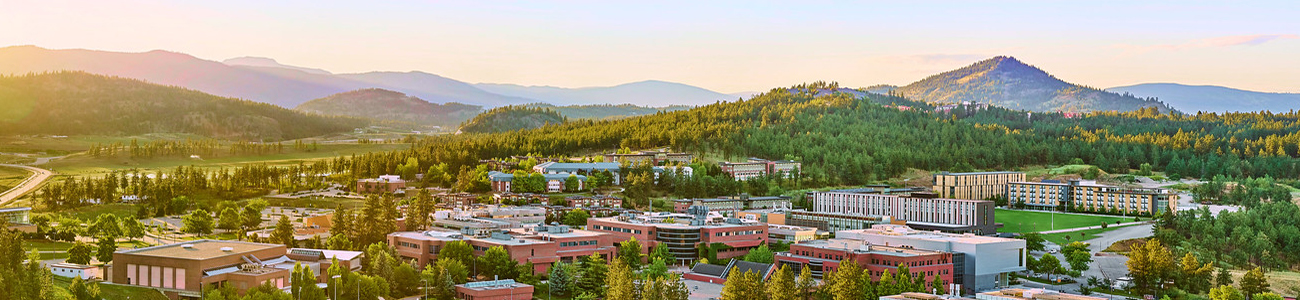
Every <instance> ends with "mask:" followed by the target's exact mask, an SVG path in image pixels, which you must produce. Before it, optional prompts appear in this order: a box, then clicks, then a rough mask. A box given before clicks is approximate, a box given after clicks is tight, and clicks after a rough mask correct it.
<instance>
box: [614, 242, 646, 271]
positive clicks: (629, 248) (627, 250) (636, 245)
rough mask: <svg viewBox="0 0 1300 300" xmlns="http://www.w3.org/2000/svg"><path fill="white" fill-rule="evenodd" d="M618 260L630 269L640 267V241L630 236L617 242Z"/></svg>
mask: <svg viewBox="0 0 1300 300" xmlns="http://www.w3.org/2000/svg"><path fill="white" fill-rule="evenodd" d="M618 260H621V261H623V264H624V265H625V266H627V267H628V269H631V270H639V269H641V242H639V241H637V240H636V237H632V238H630V239H628V240H626V241H623V242H621V243H618Z"/></svg>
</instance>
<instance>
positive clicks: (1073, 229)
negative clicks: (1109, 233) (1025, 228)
mask: <svg viewBox="0 0 1300 300" xmlns="http://www.w3.org/2000/svg"><path fill="white" fill-rule="evenodd" d="M1142 224H1151V223H1150V222H1148V221H1142V222H1128V223H1120V224H1115V225H1106V226H1108V227H1107V228H1110V227H1125V226H1133V225H1142ZM1089 229H1101V225H1098V226H1088V227H1079V228H1069V229H1057V230H1048V231H1043V232H1040V233H1041V234H1049V233H1062V232H1075V231H1084V230H1089Z"/></svg>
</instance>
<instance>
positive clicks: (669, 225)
mask: <svg viewBox="0 0 1300 300" xmlns="http://www.w3.org/2000/svg"><path fill="white" fill-rule="evenodd" d="M587 220H597V221H605V222H610V223H618V224H628V225H640V226H654V227H663V228H675V229H689V228H724V227H745V226H760V225H761V226H764V227H766V226H767V225H765V224H761V223H742V224H728V223H708V224H705V225H699V226H697V225H690V224H680V223H659V222H645V221H641V220H635V219H634V220H632V221H619V220H618V217H605V218H590V219H587Z"/></svg>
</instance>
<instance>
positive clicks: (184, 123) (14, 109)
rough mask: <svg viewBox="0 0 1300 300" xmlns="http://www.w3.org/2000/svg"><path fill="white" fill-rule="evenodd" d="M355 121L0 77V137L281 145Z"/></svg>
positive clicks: (76, 79) (86, 78)
mask: <svg viewBox="0 0 1300 300" xmlns="http://www.w3.org/2000/svg"><path fill="white" fill-rule="evenodd" d="M366 125H367V122H366V121H364V120H361V119H355V118H343V117H325V116H319V115H311V114H306V113H301V112H296V111H293V110H289V109H286V108H281V107H278V106H275V105H271V104H264V103H257V102H252V101H246V100H239V99H233V98H224V97H218V96H214V95H209V94H204V93H202V92H198V91H193V90H188V89H184V88H179V87H171V86H162V85H155V84H150V83H146V82H143V81H139V80H134V79H125V78H118V77H107V76H101V75H94V74H89V73H84V72H57V73H43V74H28V75H23V76H4V77H0V134H55V135H72V134H104V135H134V134H145V133H162V132H171V133H192V134H199V135H204V136H208V137H213V138H222V139H240V140H268V141H271V140H284V139H295V138H303V137H310V136H318V135H323V134H328V133H335V132H343V131H350V130H352V129H353V128H356V127H362V126H366Z"/></svg>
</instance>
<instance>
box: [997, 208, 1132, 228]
mask: <svg viewBox="0 0 1300 300" xmlns="http://www.w3.org/2000/svg"><path fill="white" fill-rule="evenodd" d="M1053 215H1055V216H1053ZM1053 219H1055V221H1056V223H1055V224H1052V220H1053ZM994 220H995V221H996V222H998V223H1002V224H1003V227H1002V230H1000V231H1001V232H1016V233H1026V232H1042V231H1048V230H1060V229H1069V228H1079V227H1088V226H1097V225H1101V223H1102V222H1105V223H1110V224H1115V221H1120V222H1132V221H1133V217H1119V216H1090V215H1075V214H1064V213H1057V214H1053V213H1049V212H1042V211H1024V210H1006V209H998V210H997V211H996V212H995V214H994Z"/></svg>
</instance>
